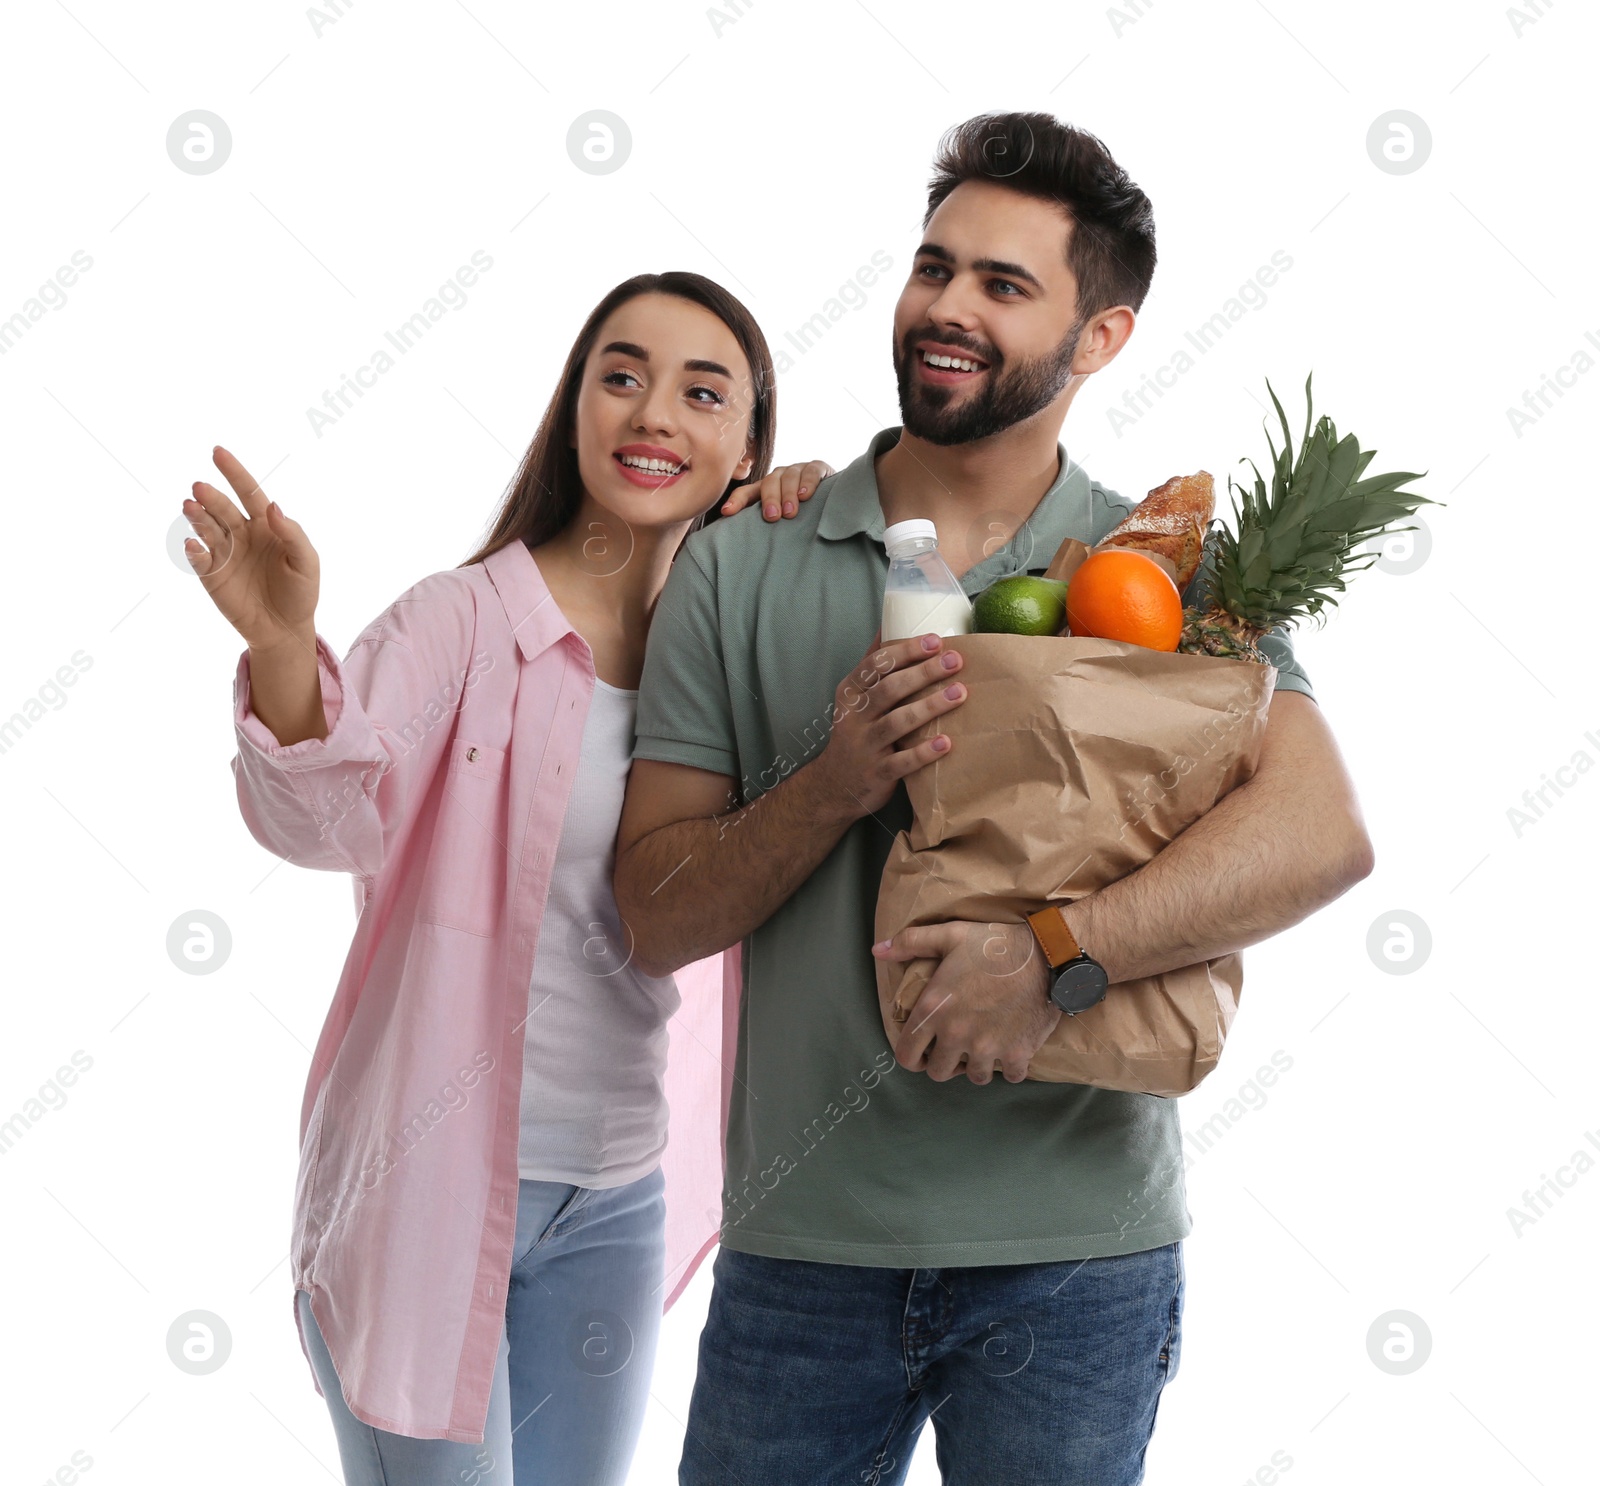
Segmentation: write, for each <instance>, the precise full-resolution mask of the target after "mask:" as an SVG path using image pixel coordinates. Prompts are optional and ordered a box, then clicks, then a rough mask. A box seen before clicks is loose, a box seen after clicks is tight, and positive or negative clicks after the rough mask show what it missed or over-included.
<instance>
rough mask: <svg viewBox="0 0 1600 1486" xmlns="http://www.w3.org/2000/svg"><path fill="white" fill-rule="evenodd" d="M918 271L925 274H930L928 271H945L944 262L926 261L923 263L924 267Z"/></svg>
mask: <svg viewBox="0 0 1600 1486" xmlns="http://www.w3.org/2000/svg"><path fill="white" fill-rule="evenodd" d="M917 272H918V273H924V274H928V273H943V272H944V267H943V265H942V264H938V263H924V264H923V265H922V267H921V268H920V269H918V270H917Z"/></svg>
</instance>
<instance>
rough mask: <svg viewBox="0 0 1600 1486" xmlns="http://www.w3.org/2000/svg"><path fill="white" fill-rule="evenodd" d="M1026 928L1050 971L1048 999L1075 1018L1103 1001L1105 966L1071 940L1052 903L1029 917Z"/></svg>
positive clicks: (1105, 982) (1058, 912)
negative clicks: (1029, 930) (1037, 942)
mask: <svg viewBox="0 0 1600 1486" xmlns="http://www.w3.org/2000/svg"><path fill="white" fill-rule="evenodd" d="M1028 927H1029V928H1031V929H1032V930H1033V937H1034V938H1035V939H1037V940H1038V941H1039V948H1040V949H1042V950H1043V951H1044V957H1045V961H1046V962H1047V963H1048V964H1049V966H1050V969H1051V981H1050V999H1051V1001H1053V1002H1054V1003H1055V1004H1056V1005H1057V1006H1059V1007H1060V1008H1061V1009H1062V1011H1064V1012H1066V1014H1067V1015H1068V1016H1076V1015H1077V1014H1078V1013H1079V1012H1080V1011H1087V1010H1088V1009H1089V1008H1090V1007H1091V1006H1098V1005H1099V1004H1100V1003H1101V1002H1102V1001H1104V1000H1105V998H1106V986H1107V984H1108V981H1107V977H1106V971H1105V966H1104V965H1102V964H1101V963H1100V962H1099V961H1098V960H1097V959H1095V958H1094V957H1093V956H1092V955H1090V954H1089V952H1088V951H1087V950H1085V949H1083V948H1082V947H1081V946H1080V945H1079V944H1078V941H1077V940H1076V939H1074V938H1073V937H1072V930H1071V929H1069V928H1068V927H1067V921H1066V919H1064V918H1063V917H1062V916H1061V912H1060V909H1059V907H1058V906H1057V905H1056V904H1054V903H1052V904H1050V905H1049V906H1048V907H1045V908H1041V909H1040V910H1039V911H1038V912H1037V913H1030V914H1029V915H1028Z"/></svg>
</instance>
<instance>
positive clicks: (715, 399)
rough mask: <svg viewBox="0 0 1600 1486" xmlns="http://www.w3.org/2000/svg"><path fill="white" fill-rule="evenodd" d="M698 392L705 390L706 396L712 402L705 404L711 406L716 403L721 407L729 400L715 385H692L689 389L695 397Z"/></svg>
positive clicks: (690, 393) (698, 399) (697, 399)
mask: <svg viewBox="0 0 1600 1486" xmlns="http://www.w3.org/2000/svg"><path fill="white" fill-rule="evenodd" d="M697 392H703V393H705V395H706V397H709V398H710V399H711V402H709V403H705V404H704V405H705V406H706V407H710V406H712V405H713V404H715V405H716V406H717V407H719V408H720V407H721V406H722V405H723V404H724V403H726V402H727V400H728V399H727V398H725V397H724V396H723V395H722V394H721V393H720V392H718V391H717V389H716V388H715V387H691V388H690V389H689V396H690V397H694V396H695V394H696V393H697ZM695 400H696V401H697V402H701V401H703V400H702V399H700V398H695Z"/></svg>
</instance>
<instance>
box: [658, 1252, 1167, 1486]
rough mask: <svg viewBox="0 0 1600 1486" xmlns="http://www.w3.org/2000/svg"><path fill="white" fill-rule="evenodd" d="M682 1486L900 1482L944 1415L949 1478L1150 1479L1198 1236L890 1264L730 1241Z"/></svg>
mask: <svg viewBox="0 0 1600 1486" xmlns="http://www.w3.org/2000/svg"><path fill="white" fill-rule="evenodd" d="M712 1274H713V1277H714V1280H715V1284H714V1287H713V1290H712V1295H711V1310H710V1314H709V1315H708V1317H707V1319H706V1326H705V1330H704V1331H703V1332H702V1333H701V1336H700V1366H699V1374H698V1376H697V1378H696V1379H695V1387H694V1396H693V1399H692V1400H691V1402H690V1406H689V1422H688V1433H687V1438H686V1439H685V1442H684V1450H683V1460H682V1463H681V1464H680V1466H679V1468H678V1482H679V1486H713V1483H714V1486H734V1483H743V1486H772V1483H778V1482H781V1483H782V1486H846V1483H848V1486H895V1483H899V1482H901V1481H903V1480H904V1479H905V1473H906V1469H907V1466H908V1465H909V1464H910V1459H911V1452H912V1450H913V1449H914V1447H915V1445H916V1441H917V1436H918V1435H919V1434H920V1433H921V1430H922V1424H923V1421H924V1420H925V1419H927V1418H929V1417H930V1416H931V1417H932V1419H933V1430H934V1437H935V1443H936V1446H937V1454H938V1461H939V1469H940V1473H941V1475H942V1476H943V1479H944V1481H945V1483H946V1486H978V1483H983V1486H994V1483H996V1482H1005V1483H1006V1486H1028V1483H1038V1486H1136V1483H1137V1482H1139V1481H1141V1480H1142V1479H1143V1478H1144V1453H1145V1447H1146V1446H1147V1445H1148V1444H1149V1441H1150V1434H1151V1431H1152V1429H1154V1427H1155V1419H1156V1406H1157V1404H1158V1403H1159V1401H1160V1398H1161V1389H1162V1387H1163V1386H1164V1385H1165V1383H1166V1381H1167V1379H1168V1378H1170V1377H1172V1376H1173V1375H1174V1374H1175V1373H1176V1372H1177V1370H1178V1351H1179V1336H1180V1320H1181V1317H1182V1314H1183V1278H1184V1277H1183V1255H1182V1245H1181V1243H1171V1244H1167V1245H1165V1246H1163V1247H1161V1248H1156V1249H1147V1250H1145V1251H1143V1252H1141V1253H1136V1254H1121V1255H1117V1256H1114V1257H1111V1258H1103V1259H1075V1260H1066V1261H1061V1262H1059V1263H1047V1264H996V1265H971V1266H964V1267H962V1268H957V1269H878V1268H871V1267H866V1266H861V1265H854V1264H815V1263H810V1262H807V1261H802V1260H796V1259H769V1258H765V1257H762V1256H760V1255H757V1254H745V1253H741V1252H738V1251H737V1250H733V1249H728V1248H726V1247H724V1248H722V1249H720V1250H719V1251H718V1253H717V1258H716V1262H715V1264H714V1265H713V1268H712Z"/></svg>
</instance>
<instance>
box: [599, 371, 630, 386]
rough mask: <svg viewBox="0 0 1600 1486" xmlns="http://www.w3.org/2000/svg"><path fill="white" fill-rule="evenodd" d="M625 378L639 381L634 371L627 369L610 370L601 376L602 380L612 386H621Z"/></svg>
mask: <svg viewBox="0 0 1600 1486" xmlns="http://www.w3.org/2000/svg"><path fill="white" fill-rule="evenodd" d="M624 378H626V379H627V380H628V381H631V382H637V381H638V380H639V379H638V378H637V377H635V376H634V374H633V373H632V372H627V371H608V372H607V373H606V374H605V375H604V376H603V377H601V378H600V380H601V381H602V382H605V383H608V384H609V385H610V386H613V387H619V386H621V385H622V381H623V379H624Z"/></svg>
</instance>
